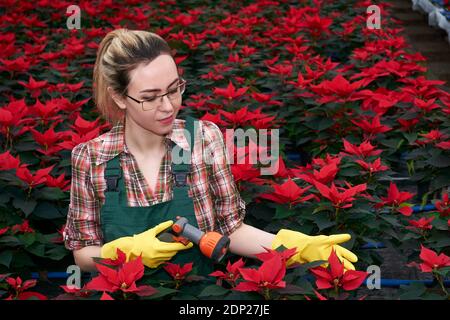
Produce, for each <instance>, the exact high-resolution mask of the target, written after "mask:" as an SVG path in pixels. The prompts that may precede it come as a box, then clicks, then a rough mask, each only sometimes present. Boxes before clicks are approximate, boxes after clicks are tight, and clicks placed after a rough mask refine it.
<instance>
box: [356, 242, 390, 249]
mask: <svg viewBox="0 0 450 320" xmlns="http://www.w3.org/2000/svg"><path fill="white" fill-rule="evenodd" d="M383 248H386V246H385V245H384V243H383V242H368V243H366V244H364V245H363V246H361V249H383Z"/></svg>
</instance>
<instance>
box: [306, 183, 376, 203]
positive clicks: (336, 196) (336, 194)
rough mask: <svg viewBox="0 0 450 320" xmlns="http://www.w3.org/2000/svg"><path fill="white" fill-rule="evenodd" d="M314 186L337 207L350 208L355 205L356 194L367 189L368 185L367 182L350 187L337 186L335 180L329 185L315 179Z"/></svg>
mask: <svg viewBox="0 0 450 320" xmlns="http://www.w3.org/2000/svg"><path fill="white" fill-rule="evenodd" d="M314 186H315V187H316V189H317V190H319V192H320V194H321V195H322V196H323V197H324V198H326V199H328V200H330V201H331V202H332V203H333V206H334V207H335V208H342V209H345V208H350V207H352V206H353V204H352V201H353V200H355V198H354V196H355V195H357V194H358V193H360V192H363V191H365V190H366V188H367V185H366V184H365V183H363V184H358V185H356V186H354V187H349V188H348V189H345V188H342V187H339V188H337V187H336V186H335V184H334V182H332V183H331V187H327V186H326V185H324V184H322V183H320V182H318V181H314ZM339 190H341V191H342V192H340V191H339Z"/></svg>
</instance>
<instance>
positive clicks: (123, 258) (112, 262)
mask: <svg viewBox="0 0 450 320" xmlns="http://www.w3.org/2000/svg"><path fill="white" fill-rule="evenodd" d="M116 253H117V256H116V259H102V264H106V265H109V266H122V265H123V264H124V263H125V262H127V255H126V254H125V253H124V252H123V251H122V250H120V249H119V248H117V250H116Z"/></svg>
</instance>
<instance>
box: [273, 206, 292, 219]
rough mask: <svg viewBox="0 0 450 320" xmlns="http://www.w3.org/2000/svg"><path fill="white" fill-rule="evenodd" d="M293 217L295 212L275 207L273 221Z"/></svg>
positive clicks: (284, 207)
mask: <svg viewBox="0 0 450 320" xmlns="http://www.w3.org/2000/svg"><path fill="white" fill-rule="evenodd" d="M293 215H295V210H292V209H289V208H288V207H286V206H277V208H276V210H275V216H274V217H273V218H274V219H285V218H287V217H290V216H293Z"/></svg>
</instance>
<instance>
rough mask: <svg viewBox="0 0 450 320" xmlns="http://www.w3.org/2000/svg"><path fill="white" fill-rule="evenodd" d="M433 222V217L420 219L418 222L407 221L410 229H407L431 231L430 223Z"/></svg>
mask: <svg viewBox="0 0 450 320" xmlns="http://www.w3.org/2000/svg"><path fill="white" fill-rule="evenodd" d="M433 220H434V217H430V218H420V219H419V220H409V221H408V223H409V224H410V225H411V226H412V227H408V228H410V229H411V228H417V229H420V230H431V229H432V228H433V226H432V225H431V222H432V221H433Z"/></svg>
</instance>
